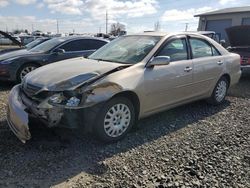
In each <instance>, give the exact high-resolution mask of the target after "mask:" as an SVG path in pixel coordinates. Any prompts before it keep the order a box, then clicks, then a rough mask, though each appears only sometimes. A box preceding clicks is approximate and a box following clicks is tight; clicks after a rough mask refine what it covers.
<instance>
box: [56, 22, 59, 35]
mask: <svg viewBox="0 0 250 188" xmlns="http://www.w3.org/2000/svg"><path fill="white" fill-rule="evenodd" d="M56 28H57V34H59V24H58V19H57V20H56Z"/></svg>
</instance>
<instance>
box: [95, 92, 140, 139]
mask: <svg viewBox="0 0 250 188" xmlns="http://www.w3.org/2000/svg"><path fill="white" fill-rule="evenodd" d="M97 118H98V119H97V122H96V124H95V127H94V128H95V129H94V131H95V132H94V133H95V134H96V136H97V138H98V139H99V140H101V141H104V142H113V141H117V140H120V139H122V138H123V137H124V136H125V135H126V134H127V133H128V132H129V130H130V129H131V128H132V127H133V125H134V123H135V109H134V106H133V104H132V103H131V101H130V100H129V99H127V98H125V97H117V98H113V99H111V100H110V101H108V102H107V103H106V104H105V105H104V107H103V108H102V110H101V111H100V113H99V114H98V116H97Z"/></svg>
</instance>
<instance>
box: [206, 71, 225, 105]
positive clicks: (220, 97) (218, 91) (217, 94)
mask: <svg viewBox="0 0 250 188" xmlns="http://www.w3.org/2000/svg"><path fill="white" fill-rule="evenodd" d="M228 88H229V81H228V79H227V78H226V77H224V76H223V77H221V78H220V80H219V81H218V82H217V83H216V86H215V88H214V90H213V93H212V96H211V97H210V98H209V99H208V100H207V102H208V103H210V104H213V105H219V104H222V103H223V102H224V101H225V98H226V95H227V91H228Z"/></svg>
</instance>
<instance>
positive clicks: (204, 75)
mask: <svg viewBox="0 0 250 188" xmlns="http://www.w3.org/2000/svg"><path fill="white" fill-rule="evenodd" d="M189 43H190V46H191V52H192V58H193V92H194V93H193V95H194V96H200V95H203V94H206V93H207V92H208V91H209V90H210V89H211V87H214V83H215V82H216V81H217V80H218V77H219V76H220V75H221V73H222V72H223V64H224V58H223V56H222V55H221V54H220V53H219V51H218V50H217V49H216V48H215V47H214V46H213V45H212V44H210V43H209V42H208V41H206V40H204V39H202V38H198V37H189Z"/></svg>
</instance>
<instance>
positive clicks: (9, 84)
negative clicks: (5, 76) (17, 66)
mask: <svg viewBox="0 0 250 188" xmlns="http://www.w3.org/2000/svg"><path fill="white" fill-rule="evenodd" d="M15 84H16V83H14V82H8V81H6V82H3V81H0V86H1V87H0V91H9V90H10V89H11V88H12V87H13V86H14V85H15Z"/></svg>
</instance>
